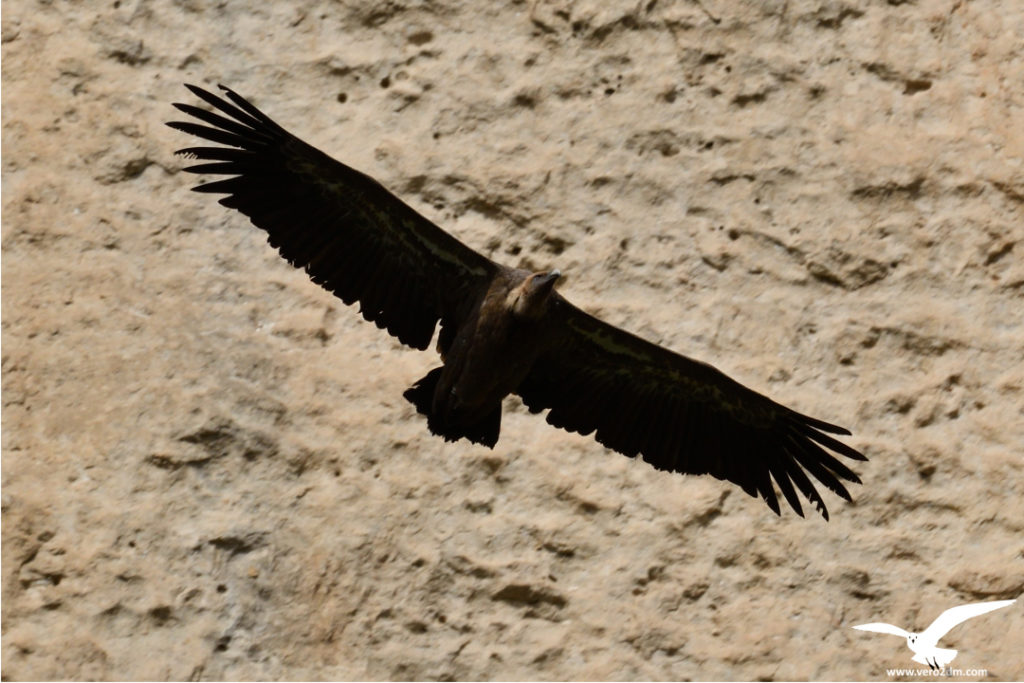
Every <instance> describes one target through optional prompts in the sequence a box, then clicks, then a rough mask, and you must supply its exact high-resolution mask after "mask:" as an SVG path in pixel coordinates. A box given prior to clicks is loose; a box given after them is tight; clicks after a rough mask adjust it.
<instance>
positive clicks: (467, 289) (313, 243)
mask: <svg viewBox="0 0 1024 683" xmlns="http://www.w3.org/2000/svg"><path fill="white" fill-rule="evenodd" d="M186 87H187V88H188V89H189V90H191V91H192V93H193V94H195V95H196V96H197V97H199V98H200V99H202V100H204V101H205V102H206V103H207V104H210V105H212V106H213V107H215V108H216V109H218V110H219V111H220V113H214V112H210V111H207V110H205V109H201V108H199V107H195V106H192V105H190V104H175V105H174V106H175V107H177V108H178V109H179V110H180V111H182V112H184V113H186V114H188V115H189V116H192V117H193V118H195V119H198V120H199V121H201V122H202V123H203V124H207V125H200V124H199V123H195V122H193V121H173V122H171V123H168V124H167V125H169V126H171V127H172V128H175V129H177V130H180V131H182V132H185V133H188V134H189V135H194V136H196V137H199V138H202V139H204V140H208V141H210V142H214V143H218V144H220V145H226V146H224V147H188V148H186V149H182V150H178V152H177V153H178V154H181V155H184V156H187V157H191V158H194V159H201V160H203V161H204V162H206V163H201V164H198V165H195V166H189V167H187V168H185V169H184V170H185V171H188V172H189V173H201V174H211V175H227V176H232V177H230V178H227V179H224V180H217V181H214V182H207V183H205V184H202V185H198V186H196V187H195V188H193V189H194V190H195V191H197V192H213V193H218V194H226V195H227V196H226V197H224V198H222V199H221V200H220V203H221V204H223V205H224V206H227V207H230V208H233V209H238V210H239V211H241V212H242V213H243V214H245V215H246V216H248V217H249V219H250V220H251V221H252V222H253V224H254V225H256V226H257V227H258V228H261V229H263V230H265V231H266V232H267V235H268V239H269V241H270V244H271V245H272V246H274V247H276V248H277V249H278V250H279V251H280V253H281V255H282V256H283V257H285V258H286V259H288V262H289V263H291V264H292V265H293V266H295V267H297V268H304V269H305V270H306V272H307V273H308V274H309V276H310V278H312V280H313V281H314V282H316V283H317V284H319V285H321V286H323V287H324V288H325V289H328V290H330V291H331V292H333V293H334V294H335V295H337V296H338V297H339V298H341V299H342V301H344V302H345V303H346V304H352V303H354V302H356V301H359V303H360V310H361V312H362V314H363V317H365V318H366V319H367V320H370V321H372V322H375V323H376V324H377V326H378V327H381V328H386V329H387V330H388V332H390V333H391V334H393V335H394V336H396V337H398V339H399V340H400V341H401V342H402V343H404V344H408V345H409V346H412V347H415V348H418V349H425V348H426V347H427V345H428V344H429V343H430V340H431V338H432V336H433V333H434V327H435V326H436V324H437V321H438V320H439V319H440V320H441V321H442V325H443V326H444V327H446V328H447V326H448V324H453V325H455V326H457V325H458V324H459V323H460V322H461V318H462V317H463V316H464V315H466V313H467V311H468V309H469V307H470V306H471V305H472V304H473V303H475V301H476V299H477V297H478V296H480V295H481V294H482V292H483V291H485V289H486V286H487V284H488V283H489V282H490V279H491V277H492V276H493V274H494V273H495V272H496V269H497V267H498V266H497V265H496V264H495V263H493V262H492V261H491V260H490V259H488V258H486V257H485V256H483V255H482V254H479V253H477V252H476V251H474V250H472V249H470V248H469V247H467V246H466V245H465V244H463V243H461V242H460V241H459V240H457V239H455V238H454V237H452V236H451V235H449V234H448V233H446V232H445V231H444V230H442V229H441V228H439V227H437V226H436V225H434V224H433V223H431V222H430V221H429V220H427V219H426V218H424V217H423V216H421V215H420V214H419V213H417V212H416V211H415V210H414V209H412V208H411V207H410V206H408V205H407V204H405V203H404V202H402V200H400V199H399V198H398V197H396V196H394V195H393V194H391V193H390V192H388V190H386V189H385V188H384V186H382V185H381V184H380V183H378V182H377V181H376V180H374V179H373V178H371V177H369V176H367V175H364V174H362V173H360V172H359V171H357V170H355V169H353V168H350V167H348V166H346V165H345V164H342V163H341V162H338V161H335V160H334V159H332V158H331V157H329V156H327V155H326V154H324V153H323V152H321V151H320V150H318V149H316V148H314V147H312V146H310V145H308V144H306V143H305V142H303V141H302V140H300V139H299V138H297V137H295V136H294V135H292V134H291V133H289V132H288V131H286V130H285V129H283V128H282V127H281V126H279V125H277V124H276V123H274V121H272V120H271V119H270V118H269V117H268V116H267V115H266V114H264V113H263V112H261V111H260V110H259V109H257V108H256V107H254V106H253V105H252V104H250V103H249V102H248V101H246V100H245V99H243V98H242V97H241V96H239V95H238V94H236V93H234V92H232V91H231V90H229V89H227V88H225V87H223V86H221V89H222V90H223V91H224V94H225V96H226V97H227V98H228V100H230V102H229V101H226V100H224V99H222V98H220V97H217V96H216V95H214V94H212V93H209V92H207V91H205V90H203V89H202V88H197V87H195V86H192V85H188V86H186ZM222 114H224V115H226V116H224V115H222ZM227 117H230V118H227Z"/></svg>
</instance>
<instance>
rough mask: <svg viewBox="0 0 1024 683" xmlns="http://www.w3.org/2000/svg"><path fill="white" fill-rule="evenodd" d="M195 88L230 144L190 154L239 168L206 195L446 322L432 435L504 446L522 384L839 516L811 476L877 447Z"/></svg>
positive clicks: (419, 395)
mask: <svg viewBox="0 0 1024 683" xmlns="http://www.w3.org/2000/svg"><path fill="white" fill-rule="evenodd" d="M186 87H187V88H188V89H189V90H190V91H192V93H194V94H195V95H196V96H197V97H199V98H200V99H201V100H203V101H205V102H206V103H207V104H209V105H210V106H212V107H213V108H214V109H216V110H218V112H219V113H215V112H211V111H208V110H206V109H202V108H200V107H196V106H193V105H189V104H175V105H174V106H175V107H177V108H178V109H179V110H180V111H182V112H184V113H185V114H188V115H189V116H191V117H193V118H194V119H196V120H197V121H199V123H197V122H194V121H174V122H170V123H168V124H167V125H169V126H171V127H172V128H176V129H178V130H180V131H182V132H185V133H188V134H190V135H193V136H195V137H198V138H202V139H203V140H207V141H209V142H214V143H217V144H218V145H222V146H218V147H209V146H202V147H188V148H186V149H182V150H179V151H178V152H177V153H178V154H180V155H184V156H186V157H190V158H193V159H197V160H201V161H202V162H204V163H200V164H197V165H193V166H188V167H186V168H185V169H184V170H185V171H187V172H190V173H199V174H207V175H224V176H230V177H228V178H227V179H224V180H216V181H213V182H207V183H204V184H201V185H198V186H196V187H194V188H193V189H194V190H195V191H197V192H209V193H215V194H223V195H226V196H224V197H222V198H221V199H220V200H219V201H220V203H221V204H223V205H224V206H227V207H230V208H233V209H237V210H239V211H241V212H242V213H243V214H245V215H246V216H248V217H249V219H250V220H251V221H252V223H253V224H254V225H256V227H258V228H260V229H262V230H264V231H266V233H267V235H268V240H269V242H270V244H271V245H272V246H273V247H275V248H277V250H278V251H279V252H280V254H281V255H282V256H283V257H284V258H286V259H287V260H288V262H289V263H291V264H292V265H293V266H295V267H298V268H304V269H305V271H306V273H308V274H309V276H310V278H311V279H312V280H313V282H315V283H317V284H319V285H321V286H323V287H325V288H326V289H328V290H330V291H331V292H333V293H334V294H335V295H336V296H338V297H339V298H341V300H342V301H344V302H345V303H346V304H353V303H355V302H357V301H358V302H359V306H360V312H361V313H362V315H363V317H365V318H366V319H367V320H370V321H373V322H374V323H376V325H377V326H378V327H381V328H384V329H386V330H387V331H388V332H389V333H390V334H392V335H394V336H395V337H397V338H398V339H399V340H400V341H401V342H402V343H404V344H407V345H409V346H411V347H413V348H417V349H426V348H427V346H428V345H429V344H430V340H431V339H432V338H433V336H434V330H435V327H436V326H437V323H438V322H440V323H441V331H440V333H439V335H438V342H437V348H438V351H439V353H440V355H441V358H442V360H443V364H442V365H441V367H438V368H435V369H434V370H431V371H430V372H429V373H427V375H426V376H425V377H423V378H422V379H420V380H419V381H418V382H416V383H415V384H414V385H413V386H412V387H411V388H410V389H408V390H407V391H406V392H405V394H404V395H405V398H406V399H408V400H409V401H410V402H411V403H413V404H414V405H415V406H416V409H417V410H418V411H419V412H420V413H422V414H424V415H426V417H427V425H428V427H429V429H430V431H431V432H432V433H434V434H437V435H439V436H442V437H444V438H445V439H446V440H450V441H455V440H458V439H463V438H465V439H468V440H470V441H472V442H474V443H479V444H483V445H486V446H488V447H492V448H493V447H494V444H495V443H496V442H497V440H498V432H499V430H500V426H501V402H502V399H504V397H505V396H507V395H509V394H513V393H514V394H518V395H519V396H520V397H521V398H522V400H523V403H525V404H526V406H527V407H528V408H529V409H530V411H532V412H534V413H537V412H540V411H542V410H549V412H548V414H547V421H548V422H549V423H550V424H552V425H554V426H556V427H561V428H563V429H566V430H569V431H572V432H578V433H580V434H590V433H594V434H595V438H596V439H597V441H599V442H600V443H602V444H604V445H605V446H607V447H609V448H611V449H613V450H616V451H618V452H620V453H623V454H625V455H628V456H630V457H634V456H637V455H640V456H641V457H642V458H643V459H644V460H645V461H647V462H649V463H650V464H652V465H653V466H654V467H656V468H658V469H662V470H671V471H675V472H685V473H691V474H711V475H713V476H715V477H717V478H719V479H725V480H728V481H731V482H733V483H735V484H738V485H739V486H740V487H741V488H742V489H743V490H744V491H746V492H747V493H748V494H750V495H752V496H760V497H761V498H763V499H764V501H765V502H766V503H767V504H768V506H769V507H770V508H771V509H772V510H773V511H775V513H776V514H778V513H779V503H778V497H777V495H776V493H775V486H778V488H779V490H780V491H781V492H782V495H783V496H784V497H785V499H786V501H787V502H788V503H789V504H790V505H791V506H792V507H793V509H794V510H795V511H796V512H797V513H798V514H800V515H801V516H803V510H802V507H801V504H800V499H799V497H798V496H797V491H799V492H800V493H802V494H803V495H804V497H806V498H807V500H809V501H810V502H811V503H813V504H814V505H815V507H816V508H817V509H818V511H819V512H820V513H821V514H822V516H823V517H824V518H825V519H828V511H827V509H826V507H825V503H824V501H823V500H822V498H821V496H820V495H819V494H818V491H817V489H816V488H815V486H814V483H813V482H812V480H811V477H813V478H814V479H816V480H817V481H818V482H820V483H821V484H823V485H824V486H825V487H826V488H828V489H829V490H831V491H832V492H834V493H836V494H837V495H839V496H840V497H842V498H844V499H846V500H850V494H849V492H848V491H847V490H846V487H845V486H844V485H843V483H842V481H843V480H845V481H849V482H855V483H860V479H859V478H858V477H857V475H856V474H855V473H854V472H853V471H852V470H851V469H850V468H849V467H847V466H846V465H845V464H844V463H843V462H842V461H841V460H839V458H837V457H836V455H834V454H833V453H836V454H839V455H841V456H844V457H846V458H851V459H853V460H866V458H865V457H864V456H863V455H862V454H861V453H859V452H858V451H856V450H855V449H853V448H851V447H850V446H848V445H846V444H845V443H843V442H841V441H839V440H837V439H835V438H833V437H832V436H829V434H847V435H848V434H849V432H848V431H847V430H845V429H843V428H842V427H837V426H836V425H833V424H829V423H828V422H823V421H821V420H817V419H814V418H812V417H808V416H806V415H802V414H800V413H798V412H796V411H794V410H791V409H789V408H786V407H785V406H782V405H780V404H778V403H775V402H774V401H772V400H771V399H769V398H767V397H766V396H763V395H761V394H758V393H757V392H755V391H752V390H751V389H748V388H746V387H744V386H743V385H741V384H739V383H738V382H736V381H734V380H732V379H730V378H729V377H727V376H726V375H724V374H723V373H721V372H719V371H718V370H716V369H715V368H713V367H711V366H710V365H707V364H705V363H701V362H699V361H695V360H691V359H689V358H686V357H684V356H681V355H679V354H677V353H674V352H672V351H669V350H667V349H664V348H662V347H660V346H657V345H656V344H652V343H650V342H647V341H645V340H643V339H641V338H639V337H636V336H634V335H632V334H630V333H629V332H626V331H624V330H621V329H619V328H617V327H614V326H612V325H609V324H608V323H605V322H603V321H601V320H599V319H597V318H595V317H593V316H591V315H589V314H587V313H585V312H584V311H581V310H580V309H578V308H576V307H575V306H573V305H572V304H570V303H569V302H568V301H566V300H565V299H564V298H563V297H562V296H561V295H560V294H558V292H556V291H555V289H554V285H555V283H556V281H557V280H558V278H559V276H560V272H559V271H558V270H552V271H547V272H537V273H531V272H529V271H525V270H520V269H516V268H510V267H507V266H503V265H501V264H498V263H495V262H493V261H491V260H490V259H488V258H487V257H485V256H483V255H482V254H480V253H478V252H476V251H474V250H473V249H471V248H469V247H467V246H466V245H464V244H463V243H462V242H460V241H459V240H457V239H455V238H454V237H452V236H451V235H449V234H448V233H446V232H445V231H444V230H442V229H441V228H439V227H438V226H436V225H434V224H433V223H432V222H431V221H429V220H427V219H426V218H424V217H423V216H421V215H420V214H419V213H417V212H416V211H415V210H414V209H412V208H411V207H409V206H408V205H407V204H405V203H404V202H403V201H402V200H400V199H399V198H398V197H396V196H394V195H393V194H391V193H390V192H389V191H388V190H386V189H385V188H384V187H383V186H382V185H381V184H380V183H378V182H377V181H375V180H374V179H373V178H371V177H369V176H367V175H364V174H363V173H360V172H359V171H356V170H355V169H353V168H350V167H348V166H346V165H345V164H343V163H341V162H338V161H335V160H334V159H332V158H331V157H329V156H327V155H326V154H324V153H323V152H321V151H319V150H317V149H316V148H314V147H312V146H310V145H308V144H306V143H305V142H303V141H302V140H300V139H298V138H297V137H295V136H294V135H292V134H290V133H288V132H287V131H286V130H285V129H283V128H282V127H281V126H279V125H278V124H276V123H275V122H274V121H272V120H271V119H270V118H268V117H267V116H266V115H265V114H263V113H262V112H261V111H260V110H259V109H257V108H256V107H255V106H253V105H252V104H250V103H249V102H248V101H246V100H245V99H243V98H242V97H241V96H239V95H238V94H236V93H235V92H233V91H232V90H230V89H228V88H225V87H224V86H221V90H223V92H224V95H225V97H226V98H227V99H223V98H221V97H218V96H217V95H214V94H213V93H210V92H207V91H206V90H203V89H202V88H198V87H196V86H192V85H188V86H186ZM830 451H831V452H830ZM808 475H810V476H808ZM773 481H774V485H773Z"/></svg>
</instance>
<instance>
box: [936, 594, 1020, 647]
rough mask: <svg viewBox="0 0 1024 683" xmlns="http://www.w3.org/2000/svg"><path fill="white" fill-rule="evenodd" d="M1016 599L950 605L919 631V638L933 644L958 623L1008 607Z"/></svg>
mask: <svg viewBox="0 0 1024 683" xmlns="http://www.w3.org/2000/svg"><path fill="white" fill-rule="evenodd" d="M1015 602H1017V601H1016V600H993V601H991V602H972V603H971V604H969V605H959V606H957V607H950V608H949V609H948V610H946V611H945V612H943V613H942V614H940V615H939V616H938V618H937V619H936V620H935V621H933V622H932V623H931V624H929V626H928V628H926V629H925V630H924V631H923V632H922V633H921V640H923V641H925V642H928V643H931V644H933V645H934V644H935V643H937V642H939V639H940V638H942V636H944V635H946V634H947V633H949V632H950V631H951V630H952V629H953V627H955V626H957V625H958V624H962V623H963V622H965V621H967V620H968V619H973V618H974V617H977V616H981V615H982V614H987V613H988V612H991V611H993V610H997V609H1002V608H1003V607H1009V606H1010V605H1012V604H1013V603H1015Z"/></svg>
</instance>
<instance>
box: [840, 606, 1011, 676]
mask: <svg viewBox="0 0 1024 683" xmlns="http://www.w3.org/2000/svg"><path fill="white" fill-rule="evenodd" d="M1015 602H1017V601H1016V600H995V601H993V602H975V603H971V604H970V605H960V606H959V607H950V608H949V609H948V610H946V611H945V612H943V613H942V614H940V615H939V618H938V619H936V620H935V621H933V622H932V623H931V625H930V626H928V628H926V629H925V630H924V631H922V632H921V633H910V632H909V631H904V630H903V629H901V628H900V627H899V626H893V625H892V624H860V625H859V626H854V627H853V628H855V629H857V630H858V631H873V632H875V633H891V634H892V635H894V636H903V637H904V638H906V639H907V647H909V648H910V649H911V650H913V651H914V661H915V662H920V663H921V664H927V665H928V666H929V667H930V668H932V669H936V670H938V669H945V668H946V667H947V666H949V663H950V662H952V661H953V658H954V657H956V650H946V649H944V648H941V647H937V645H938V644H939V638H941V637H942V636H944V635H946V634H947V633H949V632H950V631H951V630H952V629H953V627H954V626H956V625H957V624H961V623H963V622H965V621H967V620H968V619H973V618H974V617H977V616H980V615H982V614H986V613H988V612H991V611H992V610H997V609H1001V608H1003V607H1009V606H1010V605H1012V604H1013V603H1015Z"/></svg>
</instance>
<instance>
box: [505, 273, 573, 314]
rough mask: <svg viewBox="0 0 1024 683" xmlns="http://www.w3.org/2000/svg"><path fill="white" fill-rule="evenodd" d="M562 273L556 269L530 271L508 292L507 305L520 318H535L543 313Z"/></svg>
mask: <svg viewBox="0 0 1024 683" xmlns="http://www.w3.org/2000/svg"><path fill="white" fill-rule="evenodd" d="M561 275H562V273H561V271H559V270H558V269H555V270H547V271H541V272H539V273H531V274H530V275H527V276H526V279H525V280H523V282H522V284H520V285H519V286H518V287H516V288H515V289H513V290H512V291H511V292H510V294H509V306H510V308H511V309H512V312H513V313H514V314H515V315H516V316H517V317H520V318H526V319H528V320H536V319H538V318H540V317H541V316H542V315H544V312H545V311H547V309H548V302H549V301H550V300H551V293H552V292H554V291H555V282H557V281H558V278H559V277H561Z"/></svg>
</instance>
